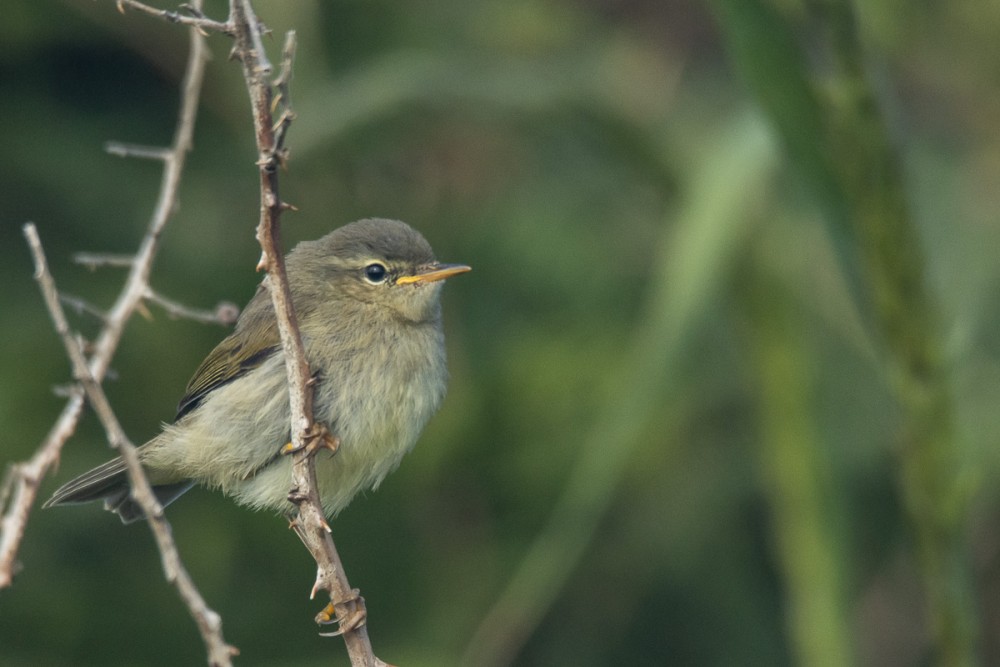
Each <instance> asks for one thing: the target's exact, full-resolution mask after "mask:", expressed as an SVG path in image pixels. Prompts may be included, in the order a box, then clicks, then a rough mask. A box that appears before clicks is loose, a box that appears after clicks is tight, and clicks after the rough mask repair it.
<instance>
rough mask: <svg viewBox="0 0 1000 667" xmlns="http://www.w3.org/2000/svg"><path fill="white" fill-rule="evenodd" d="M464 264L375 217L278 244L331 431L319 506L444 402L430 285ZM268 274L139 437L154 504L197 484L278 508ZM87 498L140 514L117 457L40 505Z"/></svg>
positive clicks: (360, 481) (375, 477) (284, 433)
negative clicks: (154, 426)
mask: <svg viewBox="0 0 1000 667" xmlns="http://www.w3.org/2000/svg"><path fill="white" fill-rule="evenodd" d="M469 270H470V267H469V266H467V265H465V264H443V263H441V262H438V261H437V260H436V259H435V256H434V252H433V250H432V249H431V246H430V244H429V243H428V242H427V240H426V239H425V238H424V237H423V236H422V235H421V234H420V233H419V232H418V231H416V230H415V229H413V228H412V227H410V226H409V225H407V224H406V223H404V222H400V221H398V220H387V219H381V218H368V219H364V220H358V221H356V222H352V223H350V224H347V225H344V226H342V227H339V228H338V229H335V230H333V231H332V232H330V233H328V234H327V235H325V236H323V237H322V238H320V239H318V240H314V241H303V242H301V243H299V244H298V245H297V246H296V247H295V248H294V249H293V250H292V251H291V252H290V253H288V255H287V257H286V272H287V276H288V285H289V290H290V293H291V296H292V303H293V306H294V309H295V312H296V317H297V320H298V324H299V330H300V333H301V336H302V342H303V345H304V347H305V353H306V358H307V360H308V361H309V364H310V368H311V370H312V371H313V374H314V380H315V382H314V396H313V413H314V416H315V419H316V420H317V422H319V423H321V424H323V425H325V427H326V428H327V429H328V431H329V433H330V434H332V435H333V436H334V437H335V438H336V439H337V441H338V442H339V446H338V447H337V449H336V453H335V455H333V456H329V457H328V456H320V457H317V459H316V474H317V480H318V485H319V495H320V499H321V503H322V506H323V510H324V512H325V513H326V515H327V516H334V515H336V514H337V513H339V512H340V511H341V510H342V509H343V508H344V507H346V506H347V505H348V503H350V501H351V499H352V498H354V496H355V495H357V494H358V493H359V492H361V491H364V490H367V489H375V488H377V487H378V486H379V484H380V483H381V482H382V480H383V479H384V478H385V477H386V475H388V474H389V473H390V472H392V471H393V470H394V469H395V468H396V467H397V466H398V465H399V463H400V461H401V459H402V458H403V456H404V455H405V454H406V453H407V452H408V451H410V450H411V449H412V447H413V446H414V444H415V443H416V441H417V439H418V437H419V435H420V433H421V431H422V430H423V428H424V426H425V424H426V423H427V421H428V420H429V419H430V417H431V416H432V415H433V414H434V413H435V412H436V411H437V409H438V408H439V406H440V405H441V402H442V400H443V398H444V395H445V390H446V385H447V380H448V371H447V366H446V358H445V346H444V333H443V329H442V323H441V304H440V295H441V287H442V285H443V280H444V279H445V278H449V277H451V276H454V275H458V274H460V273H464V272H466V271H469ZM267 281H268V278H267V277H265V278H264V280H263V281H262V282H261V284H260V285H259V286H258V288H257V291H256V293H255V294H254V296H253V298H252V299H251V300H250V301H249V303H248V304H247V306H246V307H245V308H244V309H243V311H242V313H241V314H240V317H239V319H238V320H237V322H236V326H235V327H234V329H233V331H232V333H230V334H229V335H228V336H227V337H226V338H225V339H224V340H222V341H221V342H220V343H219V344H218V345H217V346H216V347H215V348H214V349H213V350H212V351H211V352H210V353H209V354H208V356H207V357H206V358H205V360H204V361H203V362H202V363H201V365H200V366H199V367H198V369H197V370H196V371H195V373H194V376H193V377H192V378H191V380H190V382H189V383H188V385H187V388H186V390H185V392H184V395H183V397H182V398H181V400H180V402H179V403H178V406H177V414H176V416H175V418H174V420H173V422H171V423H169V424H164V425H163V427H162V429H161V431H160V432H159V433H158V434H157V435H156V436H155V437H153V438H152V439H151V440H150V441H149V442H147V443H145V444H144V445H142V446H141V447H139V448H138V454H139V460H140V462H141V464H142V467H143V469H144V471H145V473H146V476H147V477H148V479H149V481H150V484H151V485H152V487H153V491H154V494H155V495H156V497H157V499H158V500H159V501H160V503H161V504H162V505H164V506H165V505H167V504H169V503H170V502H172V501H174V500H175V499H177V498H178V497H179V496H180V495H182V494H183V493H184V492H186V491H187V490H189V489H190V488H191V487H192V486H194V485H196V484H197V485H202V486H205V487H209V488H212V489H218V490H221V491H222V493H223V494H225V495H226V496H228V497H230V498H232V499H233V500H235V502H236V503H237V504H240V505H245V506H248V507H251V508H254V509H270V510H275V511H278V512H283V513H286V514H287V513H288V512H289V508H290V503H289V501H288V494H289V490H290V488H291V457H290V456H285V454H286V453H287V452H288V451H289V442H290V439H291V437H290V436H291V434H290V409H289V398H288V381H287V374H286V370H285V359H284V353H283V352H282V347H281V341H280V339H279V333H278V327H277V322H276V319H275V316H274V308H273V305H272V303H271V298H270V295H269V292H268V287H267V285H266V283H267ZM95 500H103V501H104V506H105V508H106V509H108V510H110V511H112V512H114V513H116V514H118V516H119V517H120V518H121V520H122V521H123V522H124V523H131V522H133V521H136V520H138V519H142V518H144V513H143V510H142V508H141V507H140V506H139V504H138V503H137V502H136V501H135V499H134V498H133V497H132V495H131V489H130V486H129V482H128V478H127V475H126V467H125V463H124V461H123V460H122V459H121V457H119V458H116V459H113V460H111V461H108V462H107V463H105V464H103V465H101V466H98V467H96V468H94V469H93V470H90V471H89V472H86V473H84V474H83V475H80V476H79V477H77V478H75V479H73V480H71V481H69V482H67V483H66V484H64V485H63V486H61V487H60V488H59V489H57V490H56V491H55V492H54V493H53V495H52V497H51V498H50V499H49V500H48V501H47V502H46V503H45V507H51V506H55V505H69V504H76V503H85V502H90V501H95Z"/></svg>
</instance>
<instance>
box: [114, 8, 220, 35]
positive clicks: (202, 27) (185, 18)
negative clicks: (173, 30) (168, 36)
mask: <svg viewBox="0 0 1000 667" xmlns="http://www.w3.org/2000/svg"><path fill="white" fill-rule="evenodd" d="M117 5H118V11H120V12H121V13H122V14H124V13H125V10H126V9H134V10H136V11H138V12H141V13H143V14H149V15H150V16H155V17H156V18H159V19H163V20H164V21H168V22H170V23H179V24H181V25H186V26H191V27H192V28H195V29H197V30H198V32H199V33H200V34H201V35H202V36H204V35H205V31H209V32H221V33H223V34H226V35H232V25H231V23H230V22H229V21H213V20H212V19H210V18H207V17H206V16H205V15H204V14H202V13H201V7H200V5H201V2H200V1H199V2H198V3H197V4H194V3H192V4H190V5H181V8H182V9H184V10H186V11H187V12H188V14H187V15H186V14H181V13H180V12H172V11H169V10H166V9H157V8H156V7H150V6H149V5H147V4H144V3H142V2H136V0H117Z"/></svg>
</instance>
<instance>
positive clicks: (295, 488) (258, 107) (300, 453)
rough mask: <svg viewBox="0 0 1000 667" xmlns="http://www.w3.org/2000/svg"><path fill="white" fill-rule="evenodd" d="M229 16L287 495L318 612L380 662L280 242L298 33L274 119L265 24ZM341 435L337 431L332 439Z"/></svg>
mask: <svg viewBox="0 0 1000 667" xmlns="http://www.w3.org/2000/svg"><path fill="white" fill-rule="evenodd" d="M230 21H231V22H232V23H233V25H234V28H235V36H236V46H235V49H234V53H235V54H236V56H237V57H238V58H239V60H240V62H241V63H242V65H243V76H244V79H245V80H246V84H247V89H248V92H249V94H250V103H251V109H252V113H253V122H254V130H255V133H256V138H257V149H258V160H257V166H258V168H259V169H260V187H261V212H260V223H259V225H258V226H257V240H258V241H259V242H260V246H261V252H262V255H261V259H260V262H259V263H258V269H265V270H266V271H267V272H268V278H267V284H268V287H269V289H270V293H271V298H272V300H273V303H274V310H275V314H276V316H277V321H278V330H279V332H280V334H281V343H282V350H283V351H284V355H285V364H286V368H287V371H288V385H289V404H290V408H291V434H292V445H293V447H294V448H295V450H296V453H295V454H294V457H295V458H294V461H293V465H292V491H291V493H290V495H289V497H290V498H294V499H295V502H296V503H297V505H298V508H299V511H298V516H297V518H296V520H295V522H294V524H293V525H294V526H295V529H296V532H297V533H298V534H299V537H301V538H302V541H303V543H304V544H305V545H306V548H307V549H308V550H309V552H310V553H311V554H312V556H313V558H314V559H315V561H316V566H317V573H316V583H315V585H314V586H313V594H315V593H316V591H318V590H324V591H326V592H327V594H328V595H329V597H330V605H328V606H327V609H325V610H324V611H323V612H320V615H319V616H318V617H317V618H318V620H319V621H320V622H327V621H328V620H329V619H330V617H331V616H335V617H336V618H337V621H338V622H339V623H340V625H341V630H342V631H343V632H342V634H343V637H344V641H345V643H346V645H347V651H348V654H349V655H350V658H351V664H352V665H356V666H358V665H365V666H368V667H376V666H378V665H384V664H385V663H383V662H382V661H381V660H379V659H378V658H376V657H375V655H374V653H373V652H372V648H371V642H370V640H369V639H368V631H367V629H366V628H365V626H364V622H363V619H364V616H365V613H366V612H365V610H364V600H363V599H362V598H361V597H360V596H359V595H358V593H357V591H355V590H353V589H352V588H351V587H350V584H349V583H348V581H347V577H346V576H345V574H344V569H343V566H342V564H341V562H340V557H339V556H338V554H337V550H336V547H335V546H334V544H333V539H332V538H331V536H330V527H329V525H328V524H327V522H326V518H325V516H324V513H323V508H322V505H321V503H320V498H319V489H318V486H317V483H316V469H315V460H314V458H313V453H314V452H315V448H314V447H310V446H308V445H309V444H310V442H311V441H313V440H314V439H315V438H317V437H321V434H322V435H327V436H328V434H325V433H324V431H323V430H322V427H318V426H317V425H316V424H315V422H314V421H313V414H312V399H313V393H312V382H311V374H310V371H309V364H308V362H307V361H306V357H305V348H304V347H303V345H302V338H301V335H300V334H299V330H298V323H297V320H296V317H295V311H294V310H293V307H292V300H291V293H290V291H289V288H288V280H287V277H286V275H285V264H284V256H283V253H282V248H281V234H280V217H281V212H282V211H283V210H284V209H285V208H287V206H285V205H284V204H283V203H282V201H281V197H280V196H279V194H278V167H279V166H280V165H281V163H282V159H283V152H284V148H283V146H282V143H283V141H284V136H285V133H286V132H287V129H288V125H289V124H290V123H291V120H292V118H293V116H292V114H291V113H290V111H289V110H288V108H287V105H288V99H289V98H288V91H287V86H288V81H289V79H290V71H291V59H292V56H293V54H294V52H295V48H294V45H295V36H294V33H289V34H288V36H287V37H286V40H285V48H284V64H283V66H282V70H281V74H280V75H279V77H278V81H277V84H278V85H279V86H280V88H279V90H280V99H279V100H277V101H278V102H279V103H281V104H283V105H284V107H285V113H283V114H282V116H281V120H280V121H279V123H278V124H277V125H275V123H274V120H273V117H272V104H273V103H274V102H275V99H274V97H273V88H272V82H270V81H269V80H268V78H267V77H268V76H269V75H270V72H271V65H270V63H269V62H268V61H267V59H266V57H265V54H264V51H263V47H262V46H261V42H260V33H261V28H260V24H259V23H258V21H257V17H256V15H255V14H254V12H253V8H252V7H251V5H250V2H249V0H232V2H231V4H230ZM333 440H334V441H335V438H334V439H333Z"/></svg>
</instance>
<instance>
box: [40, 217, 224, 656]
mask: <svg viewBox="0 0 1000 667" xmlns="http://www.w3.org/2000/svg"><path fill="white" fill-rule="evenodd" d="M24 235H25V237H26V238H27V240H28V245H29V246H30V248H31V253H32V257H33V259H34V262H35V278H36V280H38V283H39V285H40V287H41V289H42V295H43V296H44V297H45V304H46V306H47V307H48V309H49V314H50V315H51V316H52V321H53V323H54V324H55V328H56V332H57V333H58V334H59V337H60V338H62V341H63V345H64V346H65V347H66V354H67V355H69V358H70V361H71V362H72V365H73V377H74V379H76V381H77V382H79V383H80V384H81V385H82V386H83V389H84V391H85V392H86V393H87V399H88V400H89V401H90V405H91V406H92V407H93V408H94V411H95V412H96V413H97V416H98V417H99V418H100V420H101V424H102V425H103V426H104V430H105V433H106V434H107V437H108V442H109V443H111V446H112V447H114V448H115V449H117V450H118V453H119V454H121V456H122V458H123V459H124V460H125V464H126V471H127V473H128V478H129V485H130V486H131V488H132V497H133V498H134V499H135V500H136V502H138V503H139V506H140V507H142V510H143V512H144V513H145V515H146V518H147V519H148V522H149V527H150V529H151V530H152V531H153V536H154V537H155V539H156V546H157V547H158V548H159V550H160V556H161V559H162V561H163V572H164V575H165V576H166V578H167V580H168V581H171V582H173V584H174V585H175V586H177V590H178V592H179V593H180V596H181V598H182V599H183V600H184V603H185V604H186V605H187V606H188V609H189V610H190V611H191V615H192V616H193V617H194V619H195V622H196V623H197V625H198V630H199V631H200V632H201V636H202V640H204V642H205V645H206V647H207V648H208V657H209V660H208V661H209V664H210V665H220V666H221V665H230V664H231V663H232V660H231V657H232V656H233V655H235V654H236V653H237V651H236V649H234V648H233V647H232V646H229V645H228V644H227V643H226V641H225V639H223V637H222V619H221V617H220V616H219V615H218V614H217V613H216V612H215V611H213V610H212V609H210V608H209V607H208V605H207V604H205V600H204V598H202V597H201V594H200V593H199V592H198V589H197V587H196V586H195V585H194V581H193V580H192V579H191V575H189V574H188V572H187V570H186V569H185V568H184V564H183V563H182V562H181V558H180V554H179V553H178V551H177V546H176V545H175V544H174V540H173V537H172V536H171V532H170V524H169V523H168V522H167V520H166V518H165V517H164V516H163V507H162V506H161V505H160V503H159V501H158V500H157V499H156V496H155V495H154V494H153V487H152V485H150V483H149V480H148V479H146V475H145V474H144V473H143V470H142V464H141V463H140V461H139V453H138V451H137V450H136V447H135V445H133V444H132V442H131V441H130V440H129V439H128V436H126V435H125V431H124V430H123V429H122V427H121V424H119V422H118V418H117V417H115V414H114V411H113V410H112V409H111V404H110V403H109V402H108V399H107V396H105V394H104V389H102V388H101V385H100V383H99V382H97V380H95V379H94V376H93V375H91V373H90V368H89V367H88V365H87V360H86V358H85V357H84V354H83V350H82V349H81V348H80V343H79V341H78V340H77V339H76V337H75V336H74V334H73V332H72V331H71V330H70V328H69V324H68V323H67V321H66V315H65V313H64V312H63V309H62V304H61V303H60V302H59V292H58V291H57V290H56V285H55V281H54V280H53V278H52V274H51V273H50V272H49V268H48V264H47V263H46V261H45V253H44V251H43V250H42V243H41V240H39V238H38V231H37V230H36V229H35V226H34V225H33V224H31V223H28V224H27V225H25V226H24Z"/></svg>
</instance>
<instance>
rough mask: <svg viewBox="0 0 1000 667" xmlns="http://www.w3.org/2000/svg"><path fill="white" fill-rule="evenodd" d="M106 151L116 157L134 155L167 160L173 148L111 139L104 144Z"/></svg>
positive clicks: (141, 157)
mask: <svg viewBox="0 0 1000 667" xmlns="http://www.w3.org/2000/svg"><path fill="white" fill-rule="evenodd" d="M104 152H105V153H107V154H108V155H114V156H116V157H134V158H140V159H143V160H167V159H169V158H170V155H171V153H172V151H171V149H169V148H163V147H161V146H140V145H138V144H123V143H121V142H119V141H109V142H107V143H105V144H104Z"/></svg>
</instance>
